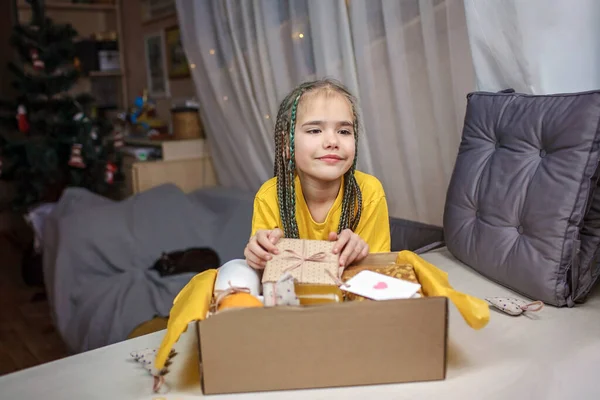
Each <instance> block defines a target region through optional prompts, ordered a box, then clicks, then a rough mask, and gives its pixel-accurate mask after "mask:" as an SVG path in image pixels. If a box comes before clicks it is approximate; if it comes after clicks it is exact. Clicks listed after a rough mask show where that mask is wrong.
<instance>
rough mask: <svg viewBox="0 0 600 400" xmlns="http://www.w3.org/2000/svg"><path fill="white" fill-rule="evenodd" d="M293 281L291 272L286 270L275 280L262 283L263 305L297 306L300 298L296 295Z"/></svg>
mask: <svg viewBox="0 0 600 400" xmlns="http://www.w3.org/2000/svg"><path fill="white" fill-rule="evenodd" d="M295 282H296V280H295V278H294V277H293V276H292V274H291V273H289V272H286V273H285V274H283V275H282V276H281V278H279V280H278V281H277V282H275V283H273V282H266V283H264V284H263V295H264V298H265V306H266V307H273V306H299V305H300V300H299V299H298V296H296V289H295Z"/></svg>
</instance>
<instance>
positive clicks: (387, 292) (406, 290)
mask: <svg viewBox="0 0 600 400" xmlns="http://www.w3.org/2000/svg"><path fill="white" fill-rule="evenodd" d="M420 288H421V285H419V284H416V283H413V282H408V281H404V280H402V279H397V278H392V277H391V276H387V275H383V274H379V273H377V272H373V271H369V270H365V271H361V272H359V273H358V274H356V276H354V277H353V278H351V279H349V280H348V281H346V283H345V284H344V285H342V286H341V287H340V289H342V290H345V291H347V292H350V293H354V294H357V295H359V296H364V297H368V298H370V299H373V300H392V299H409V298H411V297H413V296H414V295H415V294H416V293H417V292H418V291H419V289H420Z"/></svg>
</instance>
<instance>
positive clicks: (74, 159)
mask: <svg viewBox="0 0 600 400" xmlns="http://www.w3.org/2000/svg"><path fill="white" fill-rule="evenodd" d="M81 147H82V146H81V145H80V144H78V143H75V144H74V145H73V147H72V148H71V159H70V160H69V165H70V166H71V167H74V168H85V163H84V162H83V157H82V156H81Z"/></svg>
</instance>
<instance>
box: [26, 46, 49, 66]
mask: <svg viewBox="0 0 600 400" xmlns="http://www.w3.org/2000/svg"><path fill="white" fill-rule="evenodd" d="M29 55H30V56H31V62H32V63H33V69H34V70H36V71H41V70H43V69H44V68H45V67H46V64H44V62H43V61H42V60H40V55H39V53H38V51H37V49H31V50H29Z"/></svg>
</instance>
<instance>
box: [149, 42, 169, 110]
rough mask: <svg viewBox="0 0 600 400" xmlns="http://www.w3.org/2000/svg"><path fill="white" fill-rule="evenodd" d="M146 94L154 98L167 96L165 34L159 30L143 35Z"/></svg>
mask: <svg viewBox="0 0 600 400" xmlns="http://www.w3.org/2000/svg"><path fill="white" fill-rule="evenodd" d="M144 48H145V55H146V79H147V85H148V94H149V95H150V96H152V97H154V98H161V97H168V96H169V79H168V77H167V61H166V51H165V35H164V32H163V31H162V30H161V31H159V32H155V33H151V34H149V35H146V36H144Z"/></svg>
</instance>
